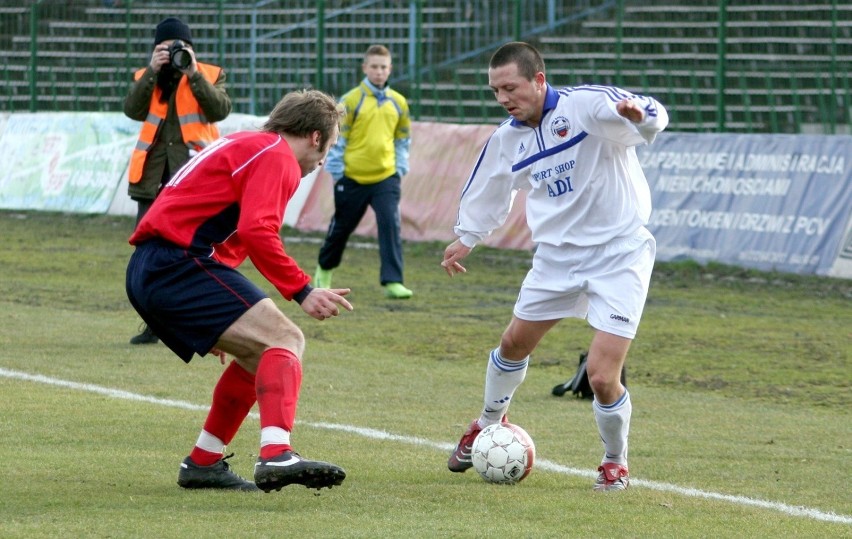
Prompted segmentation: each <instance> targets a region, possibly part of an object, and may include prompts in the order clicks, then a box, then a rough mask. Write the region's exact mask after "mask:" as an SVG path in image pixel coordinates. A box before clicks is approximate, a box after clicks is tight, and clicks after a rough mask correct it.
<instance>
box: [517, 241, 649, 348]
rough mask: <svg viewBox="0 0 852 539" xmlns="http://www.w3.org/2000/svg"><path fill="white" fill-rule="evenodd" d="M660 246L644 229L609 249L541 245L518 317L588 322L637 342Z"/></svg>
mask: <svg viewBox="0 0 852 539" xmlns="http://www.w3.org/2000/svg"><path fill="white" fill-rule="evenodd" d="M656 253H657V243H656V241H655V240H654V236H652V235H651V233H650V232H649V231H648V230H647V229H645V228H640V229H639V230H638V231H636V233H635V234H633V235H632V236H626V237H621V238H616V239H614V240H612V241H611V242H609V243H607V244H605V245H597V246H593V247H576V246H572V245H563V246H558V247H557V246H554V245H546V244H540V245H538V247H537V248H536V251H535V256H534V257H533V263H532V268H531V269H530V271H529V273H527V276H526V278H525V279H524V282H523V284H522V285H521V291H520V293H519V294H518V301H517V302H516V303H515V316H516V317H518V318H520V319H521V320H530V321H538V320H558V319H562V318H586V319H587V320H588V321H589V324H590V325H591V326H592V327H593V328H595V329H598V330H600V331H606V332H607V333H612V334H614V335H618V336H621V337H626V338H628V339H632V338H634V337H635V336H636V330H637V329H638V327H639V319H640V318H641V317H642V311H643V309H644V308H645V299H646V298H647V297H648V285H649V284H650V282H651V271H652V270H653V269H654V257H655V256H656Z"/></svg>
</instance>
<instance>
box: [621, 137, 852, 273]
mask: <svg viewBox="0 0 852 539" xmlns="http://www.w3.org/2000/svg"><path fill="white" fill-rule="evenodd" d="M637 153H638V154H639V157H640V161H641V163H642V167H643V169H644V171H645V175H646V177H647V178H648V183H649V185H650V187H651V194H652V198H653V204H654V210H653V212H652V214H651V221H650V223H649V226H648V228H649V229H650V230H651V232H652V233H653V234H654V236H655V237H656V238H657V246H658V251H657V258H658V259H659V260H677V259H687V258H689V259H693V260H696V261H698V262H701V263H706V262H709V261H716V262H721V263H725V264H732V265H737V266H744V267H751V268H755V269H760V270H767V271H769V270H777V271H782V272H790V273H802V274H820V275H828V274H830V273H831V272H830V270H831V268H832V266H833V265H834V263H835V260H836V258H837V256H838V253H839V251H840V250H841V246H842V243H843V238H844V236H845V234H846V229H847V225H848V223H849V220H850V212H852V171H850V167H852V137H848V136H831V137H827V136H817V135H814V136H808V135H709V134H685V133H661V134H660V135H659V136H658V137H657V140H656V141H655V142H654V144H653V145H651V146H645V147H641V148H638V149H637Z"/></svg>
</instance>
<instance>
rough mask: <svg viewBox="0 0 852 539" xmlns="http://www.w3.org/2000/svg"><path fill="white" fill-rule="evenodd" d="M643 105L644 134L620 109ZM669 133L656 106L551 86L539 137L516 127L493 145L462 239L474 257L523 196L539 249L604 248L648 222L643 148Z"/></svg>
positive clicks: (501, 131) (463, 218) (509, 123)
mask: <svg viewBox="0 0 852 539" xmlns="http://www.w3.org/2000/svg"><path fill="white" fill-rule="evenodd" d="M624 98H630V99H633V100H634V101H635V102H637V103H638V104H639V105H640V106H641V107H642V108H643V109H644V111H645V118H644V120H642V122H640V123H638V124H634V123H633V122H630V121H629V120H627V119H626V118H623V117H621V116H619V115H618V113H617V112H616V110H615V105H616V103H618V102H619V101H621V100H622V99H624ZM667 124H668V113H667V112H666V110H665V108H663V106H662V105H661V104H660V103H658V102H657V101H656V100H655V99H653V98H651V97H645V96H640V95H634V94H631V93H629V92H626V91H624V90H621V89H618V88H614V87H611V86H578V87H573V88H562V89H559V90H556V89H554V88H552V87H551V86H550V85H548V86H547V96H546V98H545V103H544V115H543V117H542V120H541V123H540V124H539V126H538V127H535V128H532V127H528V126H527V125H525V124H523V123H521V122H517V121H515V120H514V119H511V118H510V119H509V120H506V121H505V122H503V123H502V124H501V125H500V126H499V127H498V128H497V130H496V131H495V132H494V134H493V135H491V137H490V138H489V139H488V141H487V142H486V144H485V147H484V148H483V149H482V152H481V153H480V155H479V159H478V160H477V162H476V165H475V166H474V169H473V172H472V173H471V175H470V178H469V179H468V181H467V183H466V185H465V187H464V190H463V191H462V196H461V202H460V206H459V215H458V221H457V224H456V226H455V229H454V230H455V233H456V235H458V236H459V238H461V241H462V243H464V244H465V245H467V246H468V247H473V246H474V245H475V244H476V243H478V242H480V241H482V239H484V238H485V237H486V236H488V235H489V234H490V233H491V231H493V230H494V229H496V228H498V227H500V226H501V225H502V224H503V223H504V222H505V221H506V218H507V217H508V215H509V210H510V209H511V207H512V202H513V200H514V197H515V194H516V193H517V190H518V189H524V190H526V191H527V207H526V217H527V224H528V225H529V227H530V231H531V232H532V241H533V242H535V243H536V244H538V243H547V244H552V245H563V244H571V245H577V246H589V245H601V244H604V243H607V242H608V241H610V240H612V239H613V238H617V237H621V236H627V235H630V234H632V233H633V232H635V231H636V230H637V229H639V228H640V227H642V226H644V225H645V224H646V223H647V222H648V218H649V217H650V214H651V193H650V189H649V188H648V182H647V180H646V179H645V174H644V173H643V172H642V169H641V167H640V166H639V161H638V159H637V157H636V150H635V146H637V145H639V144H644V143H651V142H653V140H654V137H655V136H656V134H657V133H659V132H660V131H662V130H663V129H664V128H665V127H666V125H667Z"/></svg>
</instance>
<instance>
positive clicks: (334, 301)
mask: <svg viewBox="0 0 852 539" xmlns="http://www.w3.org/2000/svg"><path fill="white" fill-rule="evenodd" d="M349 292H351V290H350V289H349V288H314V289H313V290H311V293H310V294H308V297H306V298H305V299H304V301H302V310H303V311H305V312H306V313H308V315H309V316H311V317H313V318H316V319H317V320H325V319H326V318H331V317H332V316H337V315H339V314H340V308H341V307H342V308H344V309H346V310H347V311H351V310H352V304H350V303H349V302H348V301H347V300H346V298H344V297H343V296H345V295H347V294H349Z"/></svg>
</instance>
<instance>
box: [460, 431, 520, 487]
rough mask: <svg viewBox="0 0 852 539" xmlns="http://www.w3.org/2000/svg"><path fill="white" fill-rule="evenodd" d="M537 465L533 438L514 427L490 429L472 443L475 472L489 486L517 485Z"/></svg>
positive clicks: (482, 432)
mask: <svg viewBox="0 0 852 539" xmlns="http://www.w3.org/2000/svg"><path fill="white" fill-rule="evenodd" d="M534 461H535V444H533V441H532V438H530V435H529V434H527V432H526V431H525V430H524V429H522V428H521V427H519V426H517V425H513V424H512V423H496V424H494V425H489V426H487V427H485V428H484V429H482V431H481V432H480V433H479V434H478V435H477V437H476V439H475V440H474V441H473V452H472V454H471V462H472V463H473V469H474V470H476V471H477V472H478V473H479V475H480V476H482V478H483V479H485V480H486V481H488V482H489V483H499V484H503V485H513V484H515V483H518V482H519V481H521V480H522V479H523V478H525V477H526V476H528V475H529V474H530V472H531V471H532V467H533V462H534Z"/></svg>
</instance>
